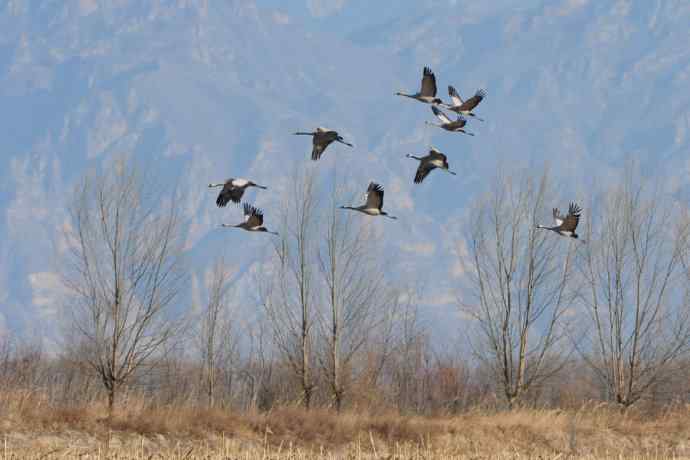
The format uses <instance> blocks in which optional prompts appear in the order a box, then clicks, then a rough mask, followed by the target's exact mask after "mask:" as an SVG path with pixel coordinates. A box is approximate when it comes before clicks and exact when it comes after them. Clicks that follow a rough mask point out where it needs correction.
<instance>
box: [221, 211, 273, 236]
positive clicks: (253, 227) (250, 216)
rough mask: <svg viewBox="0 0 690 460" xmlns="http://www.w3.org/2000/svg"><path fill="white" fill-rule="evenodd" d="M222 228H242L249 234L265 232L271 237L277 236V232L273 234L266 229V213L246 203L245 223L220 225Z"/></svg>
mask: <svg viewBox="0 0 690 460" xmlns="http://www.w3.org/2000/svg"><path fill="white" fill-rule="evenodd" d="M220 226H221V227H230V228H241V229H242V230H246V231H248V232H265V233H270V234H271V235H277V234H278V233H277V232H272V231H270V230H268V229H267V228H266V227H264V213H263V212H262V211H261V209H258V208H255V207H254V206H252V205H250V204H249V203H244V222H242V223H241V224H237V225H232V224H220Z"/></svg>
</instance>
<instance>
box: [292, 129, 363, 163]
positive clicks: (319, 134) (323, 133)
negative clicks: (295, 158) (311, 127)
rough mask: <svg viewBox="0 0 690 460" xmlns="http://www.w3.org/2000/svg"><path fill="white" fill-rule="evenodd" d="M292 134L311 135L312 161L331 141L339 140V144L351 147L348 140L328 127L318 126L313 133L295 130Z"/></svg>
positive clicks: (318, 156) (317, 157)
mask: <svg viewBox="0 0 690 460" xmlns="http://www.w3.org/2000/svg"><path fill="white" fill-rule="evenodd" d="M294 134H295V135H296V136H312V145H313V148H312V150H311V159H312V160H314V161H316V160H318V159H319V158H321V155H323V152H324V150H326V147H328V146H329V145H331V143H332V142H333V141H335V142H340V143H341V144H345V145H347V146H348V147H352V144H350V143H349V142H345V140H344V139H343V137H342V136H341V135H340V134H338V133H337V132H336V131H333V130H332V129H328V128H322V127H318V128H316V131H314V132H313V133H309V132H297V133H294Z"/></svg>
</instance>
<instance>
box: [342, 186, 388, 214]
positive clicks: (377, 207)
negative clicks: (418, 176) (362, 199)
mask: <svg viewBox="0 0 690 460" xmlns="http://www.w3.org/2000/svg"><path fill="white" fill-rule="evenodd" d="M366 195H367V199H366V203H364V204H363V205H361V206H354V207H352V206H341V207H340V209H350V210H352V211H358V212H361V213H364V214H366V215H368V216H385V217H388V218H389V219H397V217H395V216H391V215H389V214H388V213H387V212H386V211H384V210H383V209H382V208H383V187H381V186H380V185H379V184H377V183H375V182H370V183H369V187H368V188H367V193H366Z"/></svg>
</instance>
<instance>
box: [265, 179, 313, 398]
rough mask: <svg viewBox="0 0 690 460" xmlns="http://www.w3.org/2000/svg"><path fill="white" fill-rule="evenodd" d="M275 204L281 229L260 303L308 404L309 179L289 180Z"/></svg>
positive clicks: (310, 352) (310, 334)
mask: <svg viewBox="0 0 690 460" xmlns="http://www.w3.org/2000/svg"><path fill="white" fill-rule="evenodd" d="M291 183H292V188H291V190H290V192H289V193H287V194H286V195H287V198H286V200H285V201H284V203H283V205H282V209H281V214H282V228H281V230H280V232H279V233H280V235H281V236H280V239H279V241H278V243H277V244H276V246H275V251H274V252H275V259H274V264H273V271H274V272H273V276H270V277H267V278H266V280H265V281H262V282H260V284H262V286H261V287H262V288H261V297H262V299H261V303H262V304H263V306H264V310H265V312H266V318H267V320H268V323H269V325H270V327H271V330H272V333H273V340H274V344H275V345H276V347H277V349H278V351H279V352H280V353H281V355H282V356H283V358H284V359H285V360H286V362H287V363H288V366H289V368H290V369H291V370H292V373H293V375H295V376H296V377H297V379H298V380H299V386H300V393H301V396H300V399H301V402H302V404H303V405H304V407H306V408H309V407H310V405H311V400H312V395H313V391H314V386H315V384H314V378H313V375H312V370H313V369H312V368H313V366H314V356H313V349H312V347H313V335H314V332H315V331H314V329H313V328H314V324H315V311H314V309H315V302H316V290H315V286H314V283H315V271H316V270H315V268H316V267H315V266H314V259H313V254H314V253H315V251H316V244H317V241H318V234H317V233H316V224H317V217H318V216H317V206H318V202H317V200H316V191H315V184H314V178H313V176H311V175H306V176H298V175H297V174H295V175H294V176H293V179H292V180H291Z"/></svg>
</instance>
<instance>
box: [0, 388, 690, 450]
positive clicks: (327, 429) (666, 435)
mask: <svg viewBox="0 0 690 460" xmlns="http://www.w3.org/2000/svg"><path fill="white" fill-rule="evenodd" d="M3 399H5V400H4V401H3V402H4V404H3V409H2V412H3V413H2V414H0V435H1V436H2V439H1V440H0V442H1V443H2V444H0V458H1V459H2V460H5V459H18V458H28V459H67V458H80V459H106V458H112V459H153V458H166V459H168V458H169V459H275V460H279V459H286V460H287V459H303V460H308V459H341V458H342V459H401V460H402V459H410V460H412V459H491V458H495V459H512V458H514V459H529V458H540V459H556V458H558V459H599V458H602V459H603V458H616V459H618V458H631V459H633V458H639V459H662V458H677V459H680V458H690V408H689V407H676V408H673V409H669V410H667V411H664V412H660V413H657V414H655V415H644V414H642V413H640V412H637V411H635V410H628V411H620V410H617V409H614V408H610V407H606V406H602V405H599V406H590V407H583V408H581V409H579V410H572V411H561V410H535V409H517V410H513V411H509V412H496V413H490V412H488V411H475V412H470V413H465V414H462V415H459V416H454V417H450V416H448V417H439V416H437V417H418V416H410V417H402V416H398V415H394V414H371V413H366V412H364V413H356V412H355V411H350V412H347V413H345V414H342V415H340V416H338V415H336V414H334V413H332V412H329V411H325V410H314V411H311V412H308V413H307V412H305V411H304V410H302V409H295V408H281V409H276V410H273V411H270V412H268V413H262V414H242V415H239V414H237V415H235V414H232V413H228V412H226V411H222V410H218V409H216V410H208V409H198V408H191V407H190V408H185V407H168V408H165V407H164V408H158V409H151V408H146V407H145V406H144V404H143V403H136V402H130V404H128V405H127V406H126V408H125V409H123V410H121V411H120V412H118V413H117V414H116V416H115V417H114V419H113V420H112V421H111V422H108V421H107V420H106V419H104V418H103V414H104V408H103V407H102V406H99V405H91V406H89V407H82V408H70V409H60V408H54V407H50V406H48V405H42V404H41V403H40V401H39V402H37V401H36V399H35V398H32V397H31V396H30V395H23V394H15V395H14V396H13V397H9V395H5V398H3Z"/></svg>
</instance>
